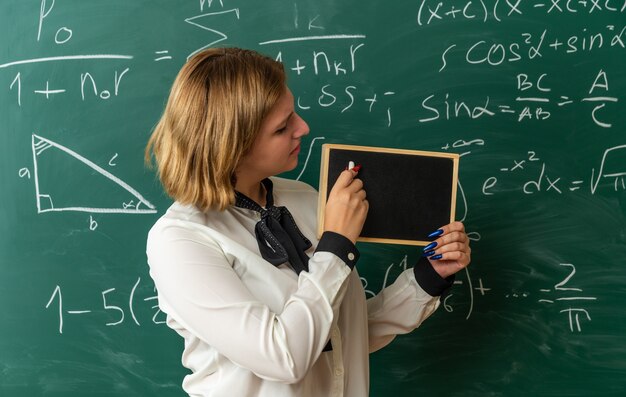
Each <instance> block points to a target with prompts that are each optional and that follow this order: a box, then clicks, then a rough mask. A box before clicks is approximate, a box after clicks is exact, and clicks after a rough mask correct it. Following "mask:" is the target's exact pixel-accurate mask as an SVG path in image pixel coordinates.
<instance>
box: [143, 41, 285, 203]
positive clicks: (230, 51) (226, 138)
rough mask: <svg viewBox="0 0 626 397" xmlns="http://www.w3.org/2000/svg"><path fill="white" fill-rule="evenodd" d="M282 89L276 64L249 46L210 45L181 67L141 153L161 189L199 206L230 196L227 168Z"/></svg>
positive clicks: (232, 194) (247, 147) (231, 166)
mask: <svg viewBox="0 0 626 397" xmlns="http://www.w3.org/2000/svg"><path fill="white" fill-rule="evenodd" d="M284 90H285V72H284V69H283V66H282V64H281V63H279V62H277V61H274V60H273V59H271V58H268V57H266V56H264V55H261V54H259V53H257V52H254V51H250V50H243V49H239V48H211V49H207V50H204V51H202V52H199V53H197V54H196V55H194V56H193V57H192V58H190V59H189V60H188V61H187V63H186V64H185V65H184V66H183V67H182V69H181V70H180V72H179V73H178V75H177V76H176V80H175V81H174V84H173V85H172V89H171V91H170V96H169V99H168V101H167V105H166V106H165V111H164V112H163V115H162V116H161V119H160V120H159V122H158V124H157V125H156V127H155V128H154V131H153V133H152V136H151V137H150V140H149V141H148V144H147V146H146V150H145V161H146V164H147V165H148V166H152V156H151V154H154V160H155V162H156V165H157V168H158V174H159V178H160V180H161V183H162V184H163V188H164V189H165V191H166V192H167V194H168V195H169V196H170V197H172V198H173V199H174V200H177V201H178V202H180V203H182V204H193V205H195V206H197V207H198V208H199V209H200V210H202V211H207V210H209V209H217V210H220V211H222V210H224V209H225V208H226V207H228V206H229V205H232V204H233V203H234V201H235V189H234V184H235V169H236V168H237V165H238V164H239V162H240V160H241V159H242V157H243V156H245V155H246V154H247V152H248V151H249V150H250V149H251V148H252V145H253V143H254V141H255V139H256V137H257V134H258V132H259V130H260V127H261V123H262V122H263V120H264V119H265V117H266V116H267V115H268V113H269V111H270V110H271V109H272V107H273V106H274V105H275V104H276V102H277V101H278V99H279V98H280V96H281V95H282V94H283V92H284Z"/></svg>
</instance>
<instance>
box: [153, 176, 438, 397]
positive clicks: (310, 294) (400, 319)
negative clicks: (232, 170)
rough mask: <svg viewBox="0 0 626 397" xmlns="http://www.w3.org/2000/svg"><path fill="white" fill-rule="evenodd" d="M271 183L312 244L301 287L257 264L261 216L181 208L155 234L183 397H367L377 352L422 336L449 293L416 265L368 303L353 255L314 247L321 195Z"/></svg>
mask: <svg viewBox="0 0 626 397" xmlns="http://www.w3.org/2000/svg"><path fill="white" fill-rule="evenodd" d="M271 180H272V181H273V183H274V191H273V196H274V202H275V205H276V206H286V207H287V208H288V209H289V211H290V212H291V214H292V216H293V218H294V220H295V222H296V224H297V225H298V227H299V229H300V231H301V232H302V233H303V234H304V236H306V237H307V238H308V239H309V240H310V241H311V243H312V244H313V246H312V247H311V248H310V249H309V250H308V251H307V254H308V255H309V256H310V261H309V271H308V272H307V271H302V272H301V273H300V274H299V276H298V275H296V273H295V272H294V271H293V270H292V268H291V267H290V266H289V264H288V263H285V264H282V265H280V266H274V265H272V264H270V263H269V262H267V261H266V260H264V259H263V258H262V257H261V255H260V253H259V248H258V244H257V240H256V238H255V233H254V228H255V224H256V223H257V222H258V221H259V219H260V215H259V214H258V213H257V212H255V211H253V210H249V209H244V208H238V207H235V206H232V207H229V208H228V209H226V210H225V211H223V212H218V211H209V212H208V213H203V212H200V211H199V210H198V209H197V208H195V207H193V206H183V205H180V204H178V203H174V204H173V205H172V206H171V207H170V208H169V209H168V211H167V212H166V213H165V214H164V215H163V216H162V217H161V218H160V219H159V220H158V221H157V222H156V223H155V225H154V226H153V227H152V229H151V230H150V232H149V234H148V242H147V255H148V263H149V265H150V275H151V277H152V278H153V280H154V282H155V285H156V287H157V290H158V298H159V306H160V309H161V310H162V311H163V312H165V313H166V314H167V324H168V326H169V327H171V328H172V329H173V330H175V331H176V332H177V333H178V334H180V335H181V336H182V337H183V338H184V340H185V347H184V351H183V354H182V364H183V365H184V366H185V367H187V368H188V369H190V370H191V374H189V375H187V376H186V377H185V379H184V380H183V388H184V390H185V391H186V392H187V393H188V394H189V395H190V396H229V397H231V396H264V397H265V396H266V397H283V396H284V397H287V396H298V397H309V396H310V397H313V396H315V397H317V396H347V397H363V396H367V395H368V391H369V359H368V354H369V352H373V351H375V350H378V349H380V348H382V347H384V346H386V345H387V344H389V342H391V341H392V340H393V338H394V337H395V335H397V334H403V333H408V332H410V331H412V330H413V329H415V328H416V327H418V326H419V325H420V323H421V322H422V321H424V320H425V319H426V318H427V317H428V316H430V315H431V314H432V313H433V312H434V311H435V310H436V309H437V307H438V306H439V299H438V297H434V296H431V294H433V293H439V294H440V293H442V292H443V291H444V289H445V288H447V287H448V286H449V283H448V282H446V281H445V280H443V279H441V278H439V280H437V277H436V276H433V275H436V273H435V272H434V270H432V267H431V266H430V265H429V264H428V262H427V261H420V262H419V263H418V265H420V266H422V267H423V268H422V269H421V271H415V272H414V270H413V269H407V270H406V271H404V272H403V273H402V274H401V275H400V276H399V277H398V278H397V280H396V281H395V282H394V283H393V284H392V285H390V286H388V287H387V288H385V289H384V290H383V291H382V292H381V293H379V294H378V295H377V296H376V297H373V298H370V299H368V300H367V301H366V299H365V292H364V289H363V286H362V285H361V280H360V278H359V275H358V273H357V270H356V268H354V269H352V266H354V262H356V260H358V251H357V250H356V247H355V246H354V245H353V244H352V243H351V242H350V241H349V240H348V239H346V238H344V237H343V236H340V235H337V234H334V233H327V234H325V235H324V236H323V237H322V238H321V240H318V239H317V238H316V216H317V211H316V208H317V192H316V191H315V190H314V189H313V188H312V187H310V186H308V185H306V184H304V183H302V182H297V181H292V180H288V179H282V178H271ZM320 241H321V242H322V243H321V244H320ZM318 245H320V250H317V251H316V249H317V247H318ZM322 247H324V248H323V249H322ZM350 262H352V263H350ZM416 267H417V265H416ZM415 274H417V275H418V277H417V278H418V279H420V283H419V284H418V282H417V281H416V276H415ZM420 274H425V275H426V276H425V277H422V276H420ZM425 284H429V285H425ZM420 285H421V286H420ZM425 290H427V291H429V292H430V293H431V294H428V293H427V292H426V291H425ZM329 340H330V341H331V343H332V350H331V351H326V352H323V351H322V350H323V349H324V347H325V346H326V344H327V343H328V341H329Z"/></svg>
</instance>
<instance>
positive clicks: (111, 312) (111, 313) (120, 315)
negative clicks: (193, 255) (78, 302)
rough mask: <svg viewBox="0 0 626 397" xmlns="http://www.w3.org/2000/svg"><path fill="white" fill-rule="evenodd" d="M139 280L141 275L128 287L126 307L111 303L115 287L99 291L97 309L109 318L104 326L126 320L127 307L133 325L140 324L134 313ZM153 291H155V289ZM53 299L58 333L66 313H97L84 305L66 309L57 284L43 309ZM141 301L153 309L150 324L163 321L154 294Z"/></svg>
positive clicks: (94, 309) (75, 315) (162, 322)
mask: <svg viewBox="0 0 626 397" xmlns="http://www.w3.org/2000/svg"><path fill="white" fill-rule="evenodd" d="M140 282H141V277H138V278H137V281H136V282H135V284H134V285H133V286H132V288H131V289H130V295H129V298H128V305H127V307H124V308H123V307H122V306H118V305H116V304H113V303H111V299H113V298H112V297H113V296H114V295H117V294H118V293H116V288H108V289H105V290H103V291H101V293H100V295H101V297H102V306H101V307H99V308H97V309H101V310H103V311H105V312H106V313H107V316H108V317H109V320H108V321H107V322H106V323H105V324H104V325H105V326H107V327H108V326H117V325H122V324H123V323H124V321H125V320H127V316H126V313H127V311H126V310H125V309H128V313H130V316H131V318H132V321H133V323H135V325H137V326H141V322H140V321H139V320H138V319H137V316H136V314H135V304H136V297H135V293H136V291H137V288H138V286H139V284H140ZM155 292H156V289H155ZM55 301H56V302H57V304H58V309H57V312H58V331H59V333H60V334H62V333H63V327H64V319H65V318H66V317H65V316H66V315H71V317H86V316H85V315H90V314H92V313H97V311H98V310H97V309H96V308H86V307H79V308H77V307H76V306H72V310H69V309H66V306H65V305H64V303H63V292H62V290H61V287H60V286H59V285H56V286H55V288H54V290H53V291H52V295H51V296H50V299H49V300H48V302H47V303H46V305H45V309H51V306H52V304H53V303H54V302H55ZM141 301H142V302H148V304H149V305H150V309H152V310H153V315H152V317H151V319H150V321H151V323H152V324H157V325H158V324H164V323H165V320H164V314H163V313H162V312H161V311H160V310H159V306H158V297H157V295H156V294H155V295H150V296H148V297H145V298H143V299H141ZM153 303H154V304H153ZM51 310H52V309H51Z"/></svg>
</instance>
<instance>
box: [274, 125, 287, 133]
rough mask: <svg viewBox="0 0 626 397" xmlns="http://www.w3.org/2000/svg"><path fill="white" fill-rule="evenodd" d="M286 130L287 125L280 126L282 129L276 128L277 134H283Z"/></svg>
mask: <svg viewBox="0 0 626 397" xmlns="http://www.w3.org/2000/svg"><path fill="white" fill-rule="evenodd" d="M285 131H287V126H284V127H283V128H280V129H278V130H276V133H277V134H282V133H283V132H285Z"/></svg>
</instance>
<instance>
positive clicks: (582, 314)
mask: <svg viewBox="0 0 626 397" xmlns="http://www.w3.org/2000/svg"><path fill="white" fill-rule="evenodd" d="M559 266H563V267H565V268H567V269H569V273H568V274H567V276H566V277H565V278H563V280H562V281H560V282H558V283H556V284H555V285H554V290H551V289H541V290H540V292H541V293H543V294H547V293H551V292H556V293H560V292H563V291H568V292H569V291H574V292H583V290H582V289H581V288H577V287H570V286H568V285H569V282H570V280H571V279H572V278H573V277H574V275H575V274H576V266H574V265H573V264H571V263H559ZM568 292H567V293H566V294H567V296H560V297H557V298H552V299H548V297H545V298H544V297H542V298H541V299H539V300H538V302H540V303H545V304H548V305H552V304H555V303H560V302H563V303H567V306H568V307H567V308H565V309H562V310H559V313H566V314H567V317H568V322H569V328H570V331H571V332H581V331H582V327H581V325H580V320H581V319H583V320H584V319H586V320H587V321H589V322H591V316H590V315H589V312H588V311H587V309H586V308H581V307H572V306H571V304H572V303H574V302H578V301H580V302H581V305H582V303H583V302H588V301H596V300H597V299H598V298H596V297H595V296H584V295H582V296H581V295H576V294H574V295H569V293H568Z"/></svg>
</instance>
